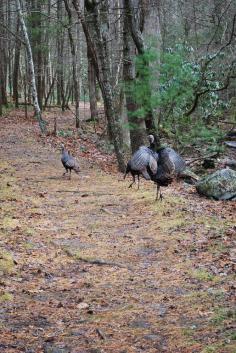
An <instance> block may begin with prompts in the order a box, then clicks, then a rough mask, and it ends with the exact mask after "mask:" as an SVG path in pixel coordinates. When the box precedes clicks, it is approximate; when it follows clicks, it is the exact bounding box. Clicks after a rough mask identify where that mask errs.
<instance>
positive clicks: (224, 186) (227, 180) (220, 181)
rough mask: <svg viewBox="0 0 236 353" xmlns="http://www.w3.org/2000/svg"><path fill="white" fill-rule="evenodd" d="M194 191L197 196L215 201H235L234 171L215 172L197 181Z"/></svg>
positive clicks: (235, 182) (235, 183)
mask: <svg viewBox="0 0 236 353" xmlns="http://www.w3.org/2000/svg"><path fill="white" fill-rule="evenodd" d="M196 189H197V192H198V193H199V194H201V195H205V196H207V197H210V198H214V199H215V200H233V199H235V200H236V171H234V170H232V169H229V168H226V169H221V170H217V171H216V172H214V173H212V174H209V175H207V176H206V177H204V178H203V179H201V180H199V181H198V183H197V184H196Z"/></svg>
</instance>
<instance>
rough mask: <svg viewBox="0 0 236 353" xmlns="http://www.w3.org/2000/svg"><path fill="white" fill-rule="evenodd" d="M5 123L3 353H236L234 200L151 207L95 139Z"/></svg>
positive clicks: (186, 191) (149, 192)
mask: <svg viewBox="0 0 236 353" xmlns="http://www.w3.org/2000/svg"><path fill="white" fill-rule="evenodd" d="M55 114H57V112H56V111H55V112H50V113H48V114H47V119H48V122H49V126H50V124H52V122H53V120H54V119H53V116H54V115H55ZM6 124H7V129H6ZM58 124H60V126H61V128H62V129H64V130H66V129H70V130H71V131H73V127H72V126H73V120H72V118H71V117H68V116H67V115H66V114H65V116H63V115H61V117H60V118H59V119H58ZM0 125H1V130H0V131H1V132H0V135H1V142H0V144H1V149H0V153H1V162H0V181H1V191H0V200H1V205H0V207H1V215H2V216H1V218H2V222H1V226H0V232H1V235H0V249H1V250H0V273H1V280H0V285H1V287H0V288H1V289H0V302H1V308H0V337H1V340H0V351H1V352H3V353H18V352H34V353H49V352H60V353H65V352H70V353H82V352H83V353H84V352H88V353H89V352H90V353H94V352H106V353H109V352H117V353H118V352H119V353H126V352H127V353H136V352H147V353H154V352H155V353H162V352H163V353H164V352H169V353H190V352H191V353H192V352H199V353H205V352H217V353H232V352H234V350H235V308H234V300H235V288H236V287H235V276H234V275H235V233H236V232H235V230H236V225H235V202H225V201H219V202H215V201H211V200H207V199H204V198H202V197H200V196H199V195H197V193H196V192H195V190H194V188H185V187H184V185H183V184H182V183H175V184H174V185H172V186H171V187H169V188H167V189H165V191H164V193H165V199H164V200H163V202H162V203H160V202H155V201H154V198H155V190H154V186H153V185H152V184H151V183H145V182H142V184H141V188H140V190H139V191H137V190H136V189H135V188H134V189H133V190H132V189H131V190H130V189H128V188H127V186H128V182H121V180H122V175H121V174H119V173H118V172H117V171H116V166H115V158H114V156H113V154H112V153H109V154H106V153H104V152H102V151H100V150H99V149H98V148H97V146H96V143H95V142H94V140H95V139H92V138H91V136H92V134H91V132H90V133H89V134H87V135H86V138H84V139H82V138H81V137H80V135H78V136H77V135H76V133H75V132H73V134H72V135H70V136H69V137H61V136H59V137H58V136H52V135H49V136H47V137H41V136H40V135H39V134H38V130H37V125H36V123H35V121H34V120H33V119H31V118H30V119H29V120H25V119H24V116H23V114H22V112H21V111H20V110H18V111H14V112H12V113H11V114H10V115H9V116H8V117H7V118H3V119H2V120H1V121H0ZM97 130H98V131H99V129H97ZM61 142H64V143H65V145H66V146H67V148H70V150H71V151H72V153H73V155H75V156H76V157H77V158H78V160H79V162H80V164H81V170H82V171H81V173H80V174H79V175H78V176H77V175H75V174H74V175H72V180H68V179H66V178H63V177H62V173H63V167H62V165H61V162H60V154H59V151H58V146H59V144H60V143H61ZM81 146H83V148H81Z"/></svg>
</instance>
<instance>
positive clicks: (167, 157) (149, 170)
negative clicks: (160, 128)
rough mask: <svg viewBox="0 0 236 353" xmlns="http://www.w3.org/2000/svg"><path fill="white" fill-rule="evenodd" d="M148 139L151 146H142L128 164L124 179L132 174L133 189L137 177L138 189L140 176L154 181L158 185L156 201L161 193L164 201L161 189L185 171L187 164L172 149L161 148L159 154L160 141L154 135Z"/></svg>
mask: <svg viewBox="0 0 236 353" xmlns="http://www.w3.org/2000/svg"><path fill="white" fill-rule="evenodd" d="M148 139H149V142H150V146H149V147H146V146H141V147H139V149H138V150H137V151H136V152H135V153H134V154H133V156H132V158H131V159H130V160H129V162H128V164H127V167H126V173H125V176H124V178H125V177H126V175H127V174H128V173H131V175H132V177H133V182H132V183H131V184H130V185H129V187H132V185H133V184H134V183H135V176H136V175H137V176H138V188H139V177H140V175H142V176H143V177H144V178H145V179H146V180H152V181H153V182H154V183H155V184H157V193H156V200H157V199H158V194H159V193H160V199H161V200H162V198H163V196H162V194H161V192H160V187H161V186H168V185H169V184H170V183H171V182H172V181H173V179H174V178H175V177H176V176H177V175H178V174H179V173H180V172H181V171H182V170H184V169H185V162H184V160H183V159H182V157H181V156H180V155H179V154H178V153H177V152H176V151H175V150H173V149H172V148H170V147H164V148H159V150H158V152H155V149H157V148H158V147H160V143H159V141H158V139H157V138H156V137H155V136H153V135H149V136H148Z"/></svg>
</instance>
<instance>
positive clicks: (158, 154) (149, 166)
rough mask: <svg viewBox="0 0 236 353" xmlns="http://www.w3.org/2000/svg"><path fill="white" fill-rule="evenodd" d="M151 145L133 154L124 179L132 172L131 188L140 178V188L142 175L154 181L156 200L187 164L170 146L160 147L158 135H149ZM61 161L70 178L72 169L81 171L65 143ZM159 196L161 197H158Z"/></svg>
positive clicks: (141, 147)
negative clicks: (161, 189) (163, 188)
mask: <svg viewBox="0 0 236 353" xmlns="http://www.w3.org/2000/svg"><path fill="white" fill-rule="evenodd" d="M148 140H149V146H148V147H147V146H140V147H139V148H138V150H137V151H136V152H135V153H134V154H133V155H132V157H131V159H130V160H129V161H128V163H127V167H126V171H125V175H124V179H125V178H126V176H127V174H129V173H130V174H131V175H132V178H133V181H132V183H131V184H130V185H129V188H131V187H132V185H133V184H134V183H135V181H136V176H137V179H138V189H139V182H140V176H142V177H143V178H144V179H146V180H151V181H153V182H154V183H155V184H156V186H157V189H156V200H158V198H159V199H160V200H162V199H163V195H162V193H161V191H160V187H161V186H168V185H169V184H171V183H172V181H173V180H174V179H175V178H176V177H177V176H178V175H179V174H180V173H181V172H183V171H184V169H185V167H186V165H185V161H184V160H183V158H182V157H181V156H180V155H179V154H178V153H177V152H176V151H175V150H174V149H173V148H170V147H160V145H159V143H158V140H157V138H156V136H154V135H149V136H148ZM61 162H62V164H63V166H64V168H65V173H64V174H63V175H65V174H67V173H68V171H69V178H71V171H72V170H73V171H74V172H76V173H78V172H79V171H80V168H79V164H78V162H77V161H76V159H75V158H74V157H73V156H72V155H71V154H70V152H69V151H67V150H66V149H65V147H64V145H61ZM158 196H159V197H158Z"/></svg>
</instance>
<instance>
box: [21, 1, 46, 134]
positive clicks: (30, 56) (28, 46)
mask: <svg viewBox="0 0 236 353" xmlns="http://www.w3.org/2000/svg"><path fill="white" fill-rule="evenodd" d="M15 1H16V9H17V13H18V15H19V20H20V24H21V27H22V34H23V37H24V40H25V45H26V53H27V59H28V66H29V76H30V85H31V94H32V99H33V105H34V110H35V116H36V118H37V120H38V123H39V127H40V130H41V132H42V133H43V134H45V133H46V124H45V121H44V120H43V118H42V114H41V109H40V106H39V102H38V94H37V88H36V81H35V72H34V62H33V54H32V49H31V44H30V41H29V36H28V32H27V28H26V25H25V20H24V16H23V13H22V9H21V3H20V0H15Z"/></svg>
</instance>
